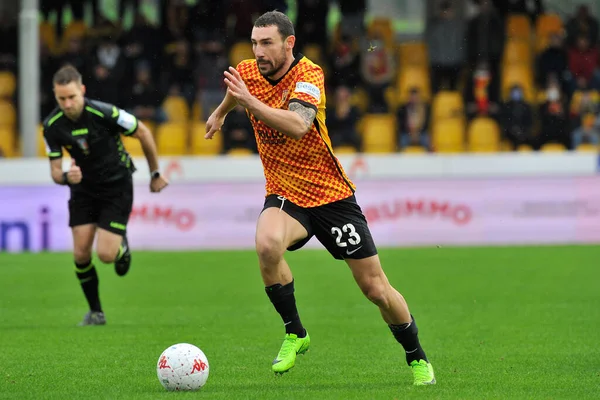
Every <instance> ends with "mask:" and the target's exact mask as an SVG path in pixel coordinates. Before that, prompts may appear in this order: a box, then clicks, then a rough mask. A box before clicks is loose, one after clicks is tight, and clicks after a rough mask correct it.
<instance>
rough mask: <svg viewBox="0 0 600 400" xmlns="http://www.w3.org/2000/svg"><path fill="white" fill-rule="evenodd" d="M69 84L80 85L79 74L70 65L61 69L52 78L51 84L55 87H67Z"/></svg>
mask: <svg viewBox="0 0 600 400" xmlns="http://www.w3.org/2000/svg"><path fill="white" fill-rule="evenodd" d="M71 82H77V83H81V74H80V73H79V71H77V68H75V67H74V66H72V65H65V66H63V67H61V68H60V69H59V70H58V71H56V73H55V74H54V77H53V78H52V83H53V84H55V85H68V84H69V83H71Z"/></svg>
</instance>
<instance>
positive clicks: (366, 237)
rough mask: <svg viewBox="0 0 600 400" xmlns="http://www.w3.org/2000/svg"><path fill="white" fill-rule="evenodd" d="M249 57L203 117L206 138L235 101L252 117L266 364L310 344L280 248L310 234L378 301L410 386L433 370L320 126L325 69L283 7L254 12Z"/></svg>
mask: <svg viewBox="0 0 600 400" xmlns="http://www.w3.org/2000/svg"><path fill="white" fill-rule="evenodd" d="M251 39H252V46H253V50H254V55H255V59H251V60H244V61H242V62H241V63H240V64H239V65H238V66H237V68H233V67H230V68H229V70H228V71H225V73H224V74H225V79H224V81H225V83H226V85H227V88H228V89H227V93H226V95H225V98H224V99H223V101H222V102H221V104H220V105H219V107H217V109H216V110H215V111H214V112H213V113H212V114H211V116H210V117H209V119H208V121H207V124H206V135H205V138H206V139H211V138H212V137H213V136H214V135H215V133H216V132H217V131H218V130H219V129H220V128H221V126H222V125H223V122H224V119H225V116H226V115H227V113H228V112H229V111H231V110H232V109H233V107H235V105H236V103H237V104H240V105H242V106H243V107H245V108H246V110H247V113H248V116H249V118H250V120H251V122H252V125H253V128H254V132H255V136H256V141H257V145H258V151H259V155H260V158H261V160H262V163H263V168H264V173H265V178H266V192H267V195H266V199H265V202H264V208H263V211H262V213H261V214H260V216H259V218H258V224H257V229H256V251H257V253H258V258H259V264H260V272H261V275H262V279H263V282H264V284H265V287H266V288H265V289H266V292H267V295H268V297H269V299H270V300H271V302H272V303H273V305H274V307H275V310H276V311H277V312H278V313H279V314H280V316H281V318H282V320H283V323H284V326H285V330H286V335H285V339H284V341H283V345H282V346H281V349H280V351H279V353H278V354H277V356H276V358H275V360H274V361H273V364H272V369H273V371H274V372H275V373H284V372H287V371H288V370H289V369H290V368H292V367H293V366H294V364H295V361H296V355H297V354H301V353H304V352H306V351H307V350H308V348H309V346H310V337H309V335H308V332H307V331H306V329H305V328H304V326H303V325H302V323H301V321H300V317H299V315H298V311H297V308H296V300H295V297H294V279H293V276H292V273H291V271H290V268H289V266H288V264H287V263H286V261H285V259H284V257H283V255H284V253H285V251H286V249H287V250H290V251H293V250H296V249H299V248H301V247H302V246H304V245H305V244H306V243H307V242H308V240H309V239H310V238H311V237H312V236H316V238H317V239H318V240H319V241H320V242H321V243H322V244H323V246H324V247H325V248H326V249H327V250H328V251H329V252H330V253H331V255H332V256H333V257H334V258H336V259H339V260H344V261H345V262H346V263H347V264H348V266H349V267H350V270H351V271H352V274H353V276H354V278H355V280H356V282H357V284H358V286H359V287H360V288H361V290H362V292H363V293H364V294H365V295H366V297H367V298H368V299H369V300H370V301H372V302H373V303H375V304H376V305H377V306H378V307H379V310H380V311H381V315H382V317H383V319H384V321H385V322H386V323H387V324H388V326H389V328H390V329H391V331H392V333H393V335H394V337H395V338H396V340H397V341H398V342H399V343H400V344H401V345H402V346H403V347H404V350H405V352H406V360H407V363H408V365H409V366H410V367H411V369H412V372H413V377H414V384H415V385H426V384H434V383H435V377H434V372H433V368H432V366H431V364H430V363H429V361H428V359H427V356H426V355H425V352H424V351H423V348H422V347H421V344H420V343H419V339H418V336H417V333H418V330H417V325H416V324H415V321H414V319H413V317H412V315H411V313H410V312H409V309H408V306H407V304H406V301H405V300H404V298H403V297H402V295H400V293H398V292H397V291H396V290H395V289H394V288H393V287H392V286H391V285H390V283H389V281H388V279H387V277H386V275H385V273H384V272H383V269H382V267H381V264H380V261H379V257H378V255H377V249H376V247H375V244H374V242H373V238H372V237H371V233H370V231H369V227H368V226H367V221H366V219H365V217H364V215H363V213H362V211H361V208H360V207H359V205H358V204H357V202H356V198H355V196H354V191H355V186H354V184H353V183H352V182H351V181H350V179H349V178H348V176H347V175H346V173H345V172H344V169H343V168H342V166H341V165H340V163H339V162H338V160H337V158H336V157H335V156H334V154H333V152H332V149H331V142H330V140H329V137H328V134H327V127H326V125H325V89H324V76H323V71H322V69H321V68H320V67H319V66H318V65H316V64H314V63H313V62H311V61H310V60H308V59H307V58H306V57H304V56H302V55H301V54H296V55H295V56H294V54H293V48H294V42H295V36H294V27H293V25H292V23H291V21H290V20H289V19H288V18H287V16H286V15H285V14H283V13H280V12H277V11H270V12H267V13H265V14H263V15H262V16H260V17H259V18H258V19H257V20H256V22H255V24H254V28H253V29H252V37H251Z"/></svg>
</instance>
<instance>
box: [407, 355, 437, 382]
mask: <svg viewBox="0 0 600 400" xmlns="http://www.w3.org/2000/svg"><path fill="white" fill-rule="evenodd" d="M410 368H411V369H412V372H413V377H414V378H415V381H414V383H413V385H415V386H423V385H435V375H434V373H433V367H432V366H431V364H430V363H428V362H427V361H425V360H419V361H416V360H415V361H413V362H411V363H410Z"/></svg>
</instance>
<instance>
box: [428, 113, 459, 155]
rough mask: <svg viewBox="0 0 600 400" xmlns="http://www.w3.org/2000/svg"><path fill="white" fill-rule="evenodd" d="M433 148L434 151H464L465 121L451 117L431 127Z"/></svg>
mask: <svg viewBox="0 0 600 400" xmlns="http://www.w3.org/2000/svg"><path fill="white" fill-rule="evenodd" d="M432 133H433V134H432V143H433V149H434V151H435V152H436V153H461V152H463V151H464V147H465V146H464V143H465V123H464V120H463V119H460V118H452V119H448V120H446V121H444V123H442V124H437V125H435V126H434V127H433V129H432Z"/></svg>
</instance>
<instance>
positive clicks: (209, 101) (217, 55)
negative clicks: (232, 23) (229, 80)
mask: <svg viewBox="0 0 600 400" xmlns="http://www.w3.org/2000/svg"><path fill="white" fill-rule="evenodd" d="M201 47H202V52H201V53H199V55H198V58H197V60H196V65H195V66H194V73H193V76H195V77H196V79H197V82H196V83H197V84H196V88H197V89H196V90H197V92H196V97H197V98H198V100H199V101H200V104H201V106H202V116H201V118H202V119H203V120H206V119H208V117H209V116H210V114H211V113H212V110H213V109H215V108H216V107H217V106H218V105H219V104H220V103H221V100H223V96H224V95H225V86H224V83H223V71H225V70H226V69H227V67H228V65H229V61H228V56H227V49H226V48H225V46H224V44H223V41H222V40H219V39H218V38H214V40H208V41H205V42H203V44H202V46H201Z"/></svg>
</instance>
